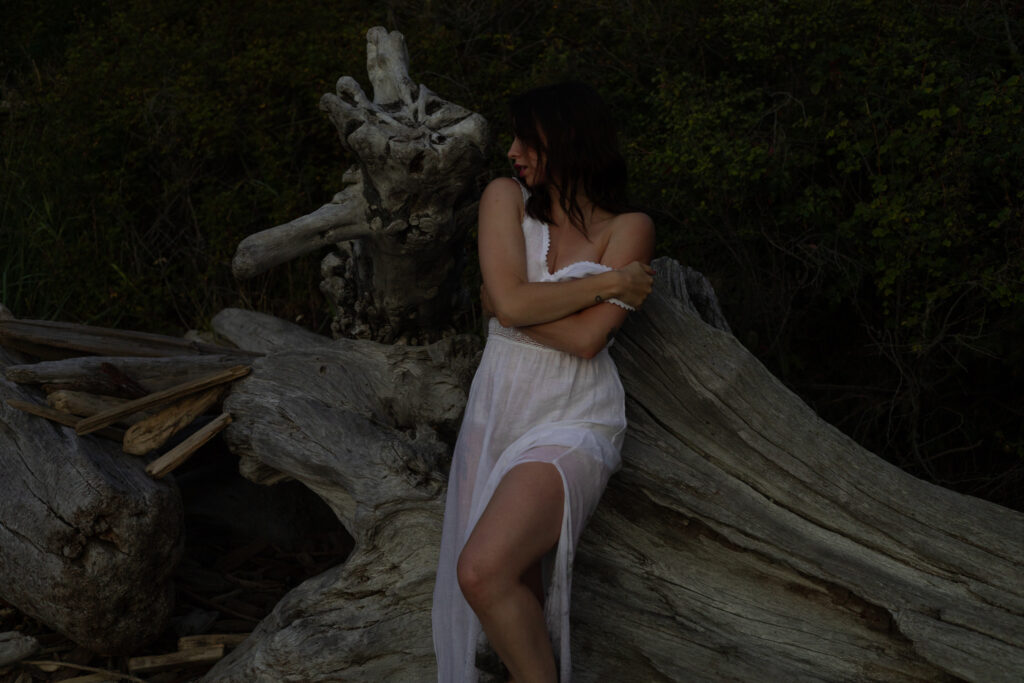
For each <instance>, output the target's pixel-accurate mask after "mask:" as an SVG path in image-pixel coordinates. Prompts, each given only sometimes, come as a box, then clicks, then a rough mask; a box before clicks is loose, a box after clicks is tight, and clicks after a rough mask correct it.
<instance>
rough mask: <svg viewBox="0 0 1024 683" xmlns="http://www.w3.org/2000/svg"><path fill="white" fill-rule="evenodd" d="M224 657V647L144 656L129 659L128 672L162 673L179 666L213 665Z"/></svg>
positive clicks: (217, 646) (218, 646)
mask: <svg viewBox="0 0 1024 683" xmlns="http://www.w3.org/2000/svg"><path fill="white" fill-rule="evenodd" d="M223 656H224V646H223V645H210V646H208V647H195V648H190V649H188V650H181V651H179V652H169V653H167V654H165V655H144V656H142V657H129V659H128V670H129V671H131V672H132V673H142V672H145V671H150V672H151V671H161V670H164V669H173V668H175V667H178V666H187V665H190V664H212V663H213V662H216V661H217V660H218V659H220V658H221V657H223Z"/></svg>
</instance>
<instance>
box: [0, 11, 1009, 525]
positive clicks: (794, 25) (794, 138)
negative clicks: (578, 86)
mask: <svg viewBox="0 0 1024 683" xmlns="http://www.w3.org/2000/svg"><path fill="white" fill-rule="evenodd" d="M6 4H10V3H5V5H6ZM3 16H4V31H6V32H7V34H8V35H6V36H4V40H0V68H2V73H3V91H2V99H3V109H2V110H0V147H2V158H3V164H2V166H0V221H2V222H0V269H2V270H0V299H2V300H3V301H4V302H5V303H6V304H7V305H8V306H9V307H11V308H12V309H13V310H14V311H15V313H16V314H17V315H20V316H24V317H60V318H63V319H70V320H85V321H94V322H98V323H102V324H119V325H124V326H129V327H137V328H142V329H151V330H170V329H175V328H180V327H183V326H194V325H197V324H202V323H203V322H204V321H205V320H206V319H208V317H209V316H210V315H211V314H212V313H214V312H216V311H217V310H218V309H219V308H221V307H222V306H225V305H232V304H238V303H242V304H244V305H250V306H254V307H257V308H260V309H262V310H267V311H270V312H274V313H276V314H278V315H282V316H285V317H289V318H292V319H294V318H296V317H298V316H300V315H301V316H303V319H304V321H305V322H306V324H308V325H310V326H312V327H321V328H322V327H323V325H324V322H325V320H326V317H327V312H326V311H325V310H324V309H323V304H322V302H321V299H320V296H319V294H318V293H317V291H316V289H317V280H318V277H317V273H316V270H317V267H316V259H315V258H310V259H307V260H305V261H303V262H302V263H296V264H292V265H290V266H283V267H281V268H279V269H277V271H276V272H274V273H271V274H269V275H267V276H264V277H262V278H258V279H257V280H256V281H255V282H251V283H242V284H239V283H235V282H234V281H233V280H232V278H231V276H230V270H229V265H228V264H229V261H230V258H231V255H232V253H233V251H234V248H235V246H236V244H237V243H238V241H239V240H241V239H242V238H243V237H244V236H245V235H247V234H249V233H251V232H254V231H257V230H260V229H263V228H266V227H269V226H272V225H275V224H277V223H280V222H283V221H285V220H288V219H290V218H293V217H295V216H298V215H300V214H302V213H305V212H307V211H309V210H311V209H313V208H316V207H317V206H319V205H320V204H321V203H323V202H324V201H326V200H327V199H328V198H329V197H330V196H331V195H332V194H333V193H334V191H336V190H337V189H338V188H339V187H340V177H341V173H342V171H343V170H344V168H345V167H346V166H347V165H348V163H349V160H348V159H345V158H344V156H343V153H342V152H341V149H340V146H339V145H338V144H337V141H336V138H335V135H336V134H335V132H334V130H333V127H332V126H331V125H330V124H329V123H328V122H327V120H326V117H325V116H324V115H323V114H321V113H320V112H319V111H318V110H317V102H318V99H319V96H320V94H321V93H323V92H327V91H329V90H332V89H333V82H334V80H335V79H336V78H337V77H339V76H341V75H352V76H355V77H356V78H357V79H359V80H360V81H362V82H364V83H365V80H366V79H365V66H364V59H365V52H364V45H365V38H364V36H365V31H366V29H367V28H368V27H370V26H373V25H377V24H382V25H386V26H388V27H389V28H396V29H399V30H401V31H403V32H404V33H405V35H406V39H407V41H408V44H409V51H410V58H411V64H412V69H413V77H414V78H415V79H416V80H418V81H420V82H424V83H426V84H428V85H429V86H430V87H431V88H433V89H434V90H437V91H438V92H439V93H440V94H442V95H443V96H445V97H447V98H449V99H451V100H453V101H455V102H458V103H460V104H463V105H464V106H467V107H470V108H472V109H474V110H476V111H479V112H480V113H482V114H483V115H484V116H486V117H487V118H488V119H489V120H490V121H491V122H492V123H493V124H494V128H495V132H496V135H497V144H496V146H495V152H494V157H493V161H494V163H493V168H494V170H495V172H498V173H504V172H505V171H504V169H505V168H507V167H506V166H505V163H506V162H505V160H504V149H505V148H506V147H507V144H508V142H509V141H510V140H509V137H508V132H507V126H506V125H503V124H504V123H505V121H506V120H507V113H506V109H505V106H506V105H505V103H506V101H507V99H508V97H509V95H511V94H512V93H515V92H518V91H520V90H522V89H525V88H527V87H530V86H532V85H535V84H538V83H541V82H544V81H551V80H555V79H558V78H564V77H572V78H576V79H581V80H586V81H590V82H592V83H594V84H595V85H596V86H597V87H598V89H599V90H600V91H601V92H602V93H603V94H604V95H605V96H606V98H607V99H608V100H609V102H610V103H611V104H612V106H613V108H614V110H615V112H616V115H617V116H618V118H619V120H620V123H621V125H622V128H623V139H622V142H623V146H624V149H625V151H626V153H627V158H628V160H629V162H630V166H631V170H632V174H633V175H632V187H633V195H634V199H635V200H636V201H637V202H638V203H639V204H640V205H641V206H643V207H645V210H647V211H649V212H650V213H651V214H652V216H653V217H654V218H655V222H656V224H657V226H658V238H659V248H660V250H661V252H662V253H667V254H670V255H673V256H675V257H677V258H678V259H679V260H681V261H683V262H685V263H688V264H691V265H693V266H694V267H696V268H698V269H699V270H702V271H704V272H705V273H707V274H708V275H709V276H710V277H711V278H712V280H713V282H714V284H715V285H716V288H717V289H718V292H719V295H720V298H721V299H722V302H723V305H724V307H725V309H726V313H727V316H728V318H729V320H730V322H731V324H732V325H733V327H734V329H735V330H736V332H737V334H738V335H739V336H740V338H741V339H742V340H743V341H744V342H745V343H746V344H747V345H748V346H749V347H750V348H751V349H752V350H753V351H754V352H755V353H757V354H758V356H759V357H760V358H762V360H764V362H766V363H767V364H768V365H769V366H770V367H771V368H772V370H773V371H775V372H776V373H777V374H778V375H779V376H780V377H782V378H783V379H784V380H785V381H787V382H788V383H789V384H790V385H791V386H793V387H794V389H795V390H796V391H797V392H798V393H800V394H801V395H802V396H803V397H804V398H805V399H807V400H808V401H809V402H810V403H811V404H812V405H814V406H815V407H816V408H817V409H818V410H819V412H821V413H822V414H823V416H824V417H826V418H827V419H829V420H830V421H832V422H834V423H835V424H837V425H838V426H840V427H841V428H842V429H844V430H845V431H847V432H848V433H850V434H852V435H853V436H854V437H855V438H857V439H858V440H859V441H861V442H862V443H864V444H865V445H866V446H868V447H869V448H871V449H873V450H875V451H877V452H880V453H882V454H883V455H885V456H886V457H888V458H890V459H891V460H893V461H894V462H896V463H898V464H900V465H901V466H903V467H906V468H908V469H910V470H911V471H913V472H915V473H916V474H919V475H922V476H926V477H929V478H931V479H932V480H934V481H937V482H939V483H943V484H946V485H951V486H955V487H957V488H960V489H961V490H964V491H968V492H971V493H975V494H978V495H984V496H986V497H990V498H992V499H994V500H998V501H1000V502H1003V503H1009V504H1014V505H1016V506H1021V505H1024V493H1022V491H1024V430H1022V426H1021V425H1022V424H1024V406H1022V402H1024V388H1022V387H1024V381H1022V375H1024V351H1022V350H1021V348H1022V346H1021V344H1020V341H1019V340H1020V339H1021V338H1022V335H1024V190H1022V188H1024V185H1022V183H1021V181H1020V179H1021V178H1022V177H1024V126H1022V125H1021V121H1022V120H1024V115H1022V114H1024V112H1022V107H1024V82H1022V74H1024V62H1022V58H1021V55H1020V52H1019V47H1020V43H1021V39H1022V36H1021V33H1022V31H1021V27H1022V23H1024V16H1022V10H1021V9H1019V8H1018V4H1017V3H1010V2H999V1H995V0H991V1H989V2H977V3H962V2H957V3H953V2H949V1H948V0H940V1H939V2H925V1H924V0H920V1H919V2H907V1H905V0H903V1H900V2H897V1H895V0H847V1H844V2H822V1H821V0H788V1H783V2H772V3H767V2H763V1H754V0H721V1H719V2H714V3H707V2H698V1H697V0H685V1H683V2H654V1H642V0H640V1H637V2H626V3H624V2H621V0H619V1H617V2H612V1H611V0H584V1H581V2H572V3H568V2H563V3H559V2H536V1H535V0H512V1H505V2H501V1H499V0H479V1H475V2H444V3H437V2H412V1H411V0H410V1H402V0H390V1H388V2H367V1H366V0H340V1H339V0H331V1H329V2H328V1H326V0H300V1H297V2H290V3H279V2H267V1H265V0H264V1H262V2H255V3H253V2H249V3H241V2H230V1H227V0H220V1H214V2H170V1H169V0H164V1H160V0H149V1H141V0H140V1H136V2H130V1H128V0H120V1H108V2H106V3H92V2H89V3H85V2H74V1H68V0H64V1H63V2H62V1H60V0H48V1H44V2H39V3H19V5H18V6H13V5H12V6H11V7H7V6H5V7H4V8H3Z"/></svg>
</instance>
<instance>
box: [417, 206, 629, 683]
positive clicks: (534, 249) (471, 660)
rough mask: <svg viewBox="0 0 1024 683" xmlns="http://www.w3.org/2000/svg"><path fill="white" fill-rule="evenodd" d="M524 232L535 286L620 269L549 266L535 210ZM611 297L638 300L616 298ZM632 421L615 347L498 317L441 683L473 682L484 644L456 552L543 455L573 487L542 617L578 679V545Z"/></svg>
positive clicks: (457, 489)
mask: <svg viewBox="0 0 1024 683" xmlns="http://www.w3.org/2000/svg"><path fill="white" fill-rule="evenodd" d="M523 234H524V236H525V238H526V254H527V259H526V262H527V277H528V279H529V281H530V282H542V281H546V282H554V281H559V280H567V279H572V278H578V277H583V276H586V275H593V274H597V273H601V272H605V271H608V270H611V268H609V267H608V266H604V265H601V264H599V263H593V262H590V261H582V262H577V263H572V264H570V265H568V266H566V267H565V268H562V269H560V270H558V271H557V272H555V273H550V272H549V271H548V266H547V251H548V245H549V243H550V237H549V234H548V226H547V225H546V224H544V223H542V222H540V221H537V220H535V219H533V218H530V217H529V216H527V217H525V218H524V220H523ZM608 303H614V304H617V305H620V306H623V307H624V308H629V307H628V306H626V305H625V304H623V303H622V302H619V301H617V300H611V301H609V302H608ZM625 429H626V416H625V400H624V393H623V390H622V384H621V383H620V382H619V374H618V370H617V369H616V367H615V363H614V362H613V361H612V359H611V357H610V356H609V355H608V348H607V347H605V348H604V349H603V350H602V351H601V352H600V353H598V354H597V355H596V356H595V357H594V358H592V359H589V360H588V359H584V358H580V357H578V356H573V355H571V354H568V353H565V352H562V351H558V350H555V349H552V348H549V347H546V346H542V345H540V344H538V343H537V342H535V341H533V340H532V339H530V338H529V337H527V336H526V335H525V334H523V333H522V332H519V331H518V330H516V329H514V328H507V327H503V326H502V325H500V324H499V323H498V321H497V320H496V319H494V318H492V319H491V321H490V327H489V330H488V336H487V344H486V346H485V347H484V352H483V357H482V359H481V361H480V366H479V367H478V368H477V371H476V376H475V377H474V378H473V384H472V387H471V388H470V391H469V398H468V401H467V403H466V412H465V415H464V417H463V421H462V428H461V430H460V431H459V437H458V440H457V442H456V445H455V452H454V455H453V458H452V466H451V475H450V478H449V480H448V497H447V501H446V505H445V514H444V529H443V532H442V537H441V554H440V561H439V563H438V569H437V583H436V585H435V587H434V606H433V613H432V619H433V634H434V652H435V654H436V655H437V667H438V681H440V683H471V682H474V681H476V680H477V677H478V671H477V668H476V665H475V664H476V656H477V650H478V648H480V647H482V646H483V643H484V642H485V636H484V635H483V632H482V629H481V626H480V622H479V621H478V620H477V618H476V615H475V614H474V613H473V611H472V609H471V608H470V607H469V605H468V604H467V603H466V600H465V598H463V596H462V592H461V590H460V588H459V585H458V581H457V578H456V570H455V567H456V563H457V562H458V558H459V553H460V552H461V551H462V548H463V546H464V545H465V543H466V541H467V540H468V538H469V535H470V532H471V531H472V530H473V527H474V526H475V525H476V522H477V520H478V519H479V518H480V515H481V514H482V513H483V510H484V508H485V507H486V506H487V503H488V501H490V499H491V496H492V495H493V493H494V490H495V488H497V486H498V483H499V482H500V481H501V478H502V477H503V476H504V475H505V474H506V473H507V472H508V471H509V470H510V469H511V468H512V467H515V466H516V465H519V464H522V463H524V462H535V461H543V462H550V463H552V464H554V465H555V467H556V468H557V469H558V471H559V473H560V474H561V476H562V484H563V486H564V489H565V507H564V509H563V513H562V531H561V535H560V537H559V540H558V545H557V547H556V548H554V549H553V550H552V551H551V552H550V553H548V556H547V557H545V558H544V562H543V571H542V574H543V577H544V594H545V601H544V602H545V605H544V608H545V609H544V612H545V618H546V621H547V624H548V629H549V631H550V634H551V639H552V646H553V650H554V652H555V657H556V658H557V659H558V662H559V669H560V675H561V679H560V680H561V682H562V683H569V679H570V672H571V662H570V659H569V596H570V591H571V581H572V563H573V552H574V550H575V548H576V543H577V542H578V540H579V536H580V532H581V531H582V530H583V525H584V524H585V522H586V521H587V518H588V517H590V515H591V513H593V511H594V508H595V507H596V506H597V502H598V500H599V499H600V497H601V493H602V492H603V491H604V487H605V484H606V483H607V482H608V478H609V477H610V476H611V474H612V473H613V472H615V471H616V470H617V469H618V468H619V464H620V457H619V451H620V448H621V446H622V437H623V433H624V431H625Z"/></svg>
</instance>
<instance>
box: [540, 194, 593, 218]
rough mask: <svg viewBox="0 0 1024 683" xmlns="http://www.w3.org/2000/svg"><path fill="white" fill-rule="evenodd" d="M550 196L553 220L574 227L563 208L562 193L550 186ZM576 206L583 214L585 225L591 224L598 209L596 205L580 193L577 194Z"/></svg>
mask: <svg viewBox="0 0 1024 683" xmlns="http://www.w3.org/2000/svg"><path fill="white" fill-rule="evenodd" d="M548 196H549V197H551V218H552V219H553V220H554V222H555V223H557V224H559V225H573V222H572V220H571V219H570V217H569V215H568V214H566V212H565V209H563V208H562V193H561V192H560V191H559V190H558V188H557V187H555V186H554V185H548ZM576 204H577V205H578V206H579V207H580V211H582V212H583V222H584V225H586V224H589V223H590V222H591V221H592V220H593V218H594V212H595V210H596V209H597V207H596V206H594V203H593V202H592V201H590V199H589V198H588V197H587V195H585V194H583V193H582V192H579V191H577V192H576Z"/></svg>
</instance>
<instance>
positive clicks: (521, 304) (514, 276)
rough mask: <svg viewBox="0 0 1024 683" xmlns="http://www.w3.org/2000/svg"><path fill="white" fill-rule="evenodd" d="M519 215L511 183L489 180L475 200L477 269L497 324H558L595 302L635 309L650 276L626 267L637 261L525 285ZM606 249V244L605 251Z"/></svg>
mask: <svg viewBox="0 0 1024 683" xmlns="http://www.w3.org/2000/svg"><path fill="white" fill-rule="evenodd" d="M522 210H523V209H522V190H520V188H519V184H518V183H517V182H516V181H514V180H512V179H511V178H498V179H497V180H494V181H492V182H491V183H490V184H489V185H488V186H487V189H486V190H484V194H483V196H482V197H481V198H480V209H479V237H478V245H479V250H480V270H481V272H482V274H483V279H484V286H485V288H486V290H487V293H488V295H489V297H490V302H491V307H492V309H493V311H494V314H495V316H496V317H497V318H498V321H499V322H500V323H501V324H502V325H504V326H506V327H523V326H526V325H535V324H539V323H546V322H551V321H554V320H559V319H560V318H564V317H566V316H568V315H571V314H573V313H576V312H577V311H581V310H583V309H585V308H588V307H591V306H593V305H594V301H595V300H596V297H601V299H611V298H616V299H620V300H621V301H624V302H625V303H628V304H630V305H636V304H638V303H639V302H641V301H643V298H644V297H645V296H646V295H647V292H648V291H650V277H649V276H648V274H647V273H646V272H645V270H644V268H643V267H642V266H641V265H640V264H634V263H632V261H638V260H640V259H632V260H631V261H625V262H620V263H619V264H618V265H616V266H612V267H613V268H618V270H612V271H609V272H607V273H601V274H600V275H593V276H590V277H586V278H580V279H578V280H570V281H567V282H529V281H528V280H527V277H526V244H525V240H524V238H523V230H522ZM638 215H639V214H638ZM648 220H649V219H648ZM613 241H614V236H613ZM611 249H612V244H609V246H608V250H606V251H610V250H611ZM648 258H649V255H648ZM616 308H618V307H616Z"/></svg>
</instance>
